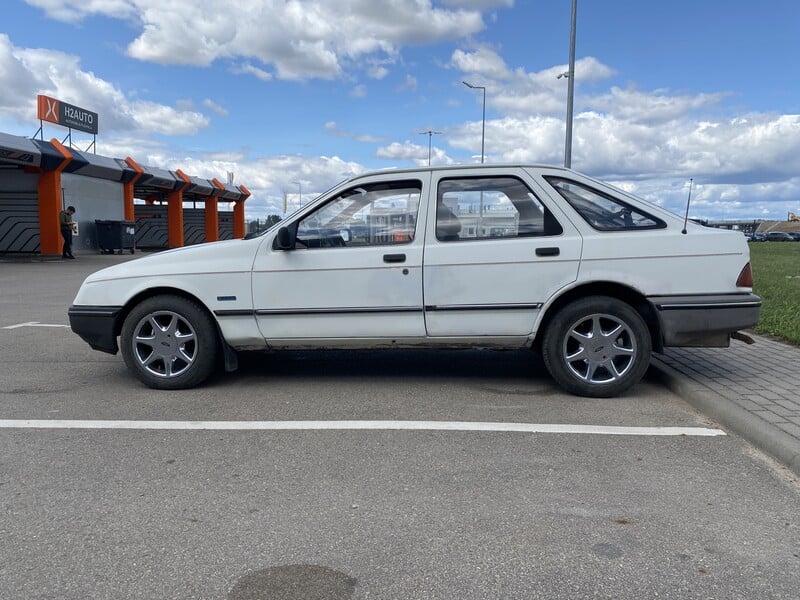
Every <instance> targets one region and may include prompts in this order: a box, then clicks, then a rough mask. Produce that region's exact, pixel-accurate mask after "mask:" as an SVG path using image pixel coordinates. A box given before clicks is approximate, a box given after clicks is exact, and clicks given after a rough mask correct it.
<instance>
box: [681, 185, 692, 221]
mask: <svg viewBox="0 0 800 600" xmlns="http://www.w3.org/2000/svg"><path fill="white" fill-rule="evenodd" d="M693 181H694V179H692V178H691V177H690V178H689V197H688V198H687V199H686V216H685V217H684V218H683V231H681V233H682V234H684V235H686V224H687V223H688V222H689V203H690V202H691V201H692V182H693Z"/></svg>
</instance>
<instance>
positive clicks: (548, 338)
mask: <svg viewBox="0 0 800 600" xmlns="http://www.w3.org/2000/svg"><path fill="white" fill-rule="evenodd" d="M650 353H651V339H650V331H649V330H648V328H647V325H646V324H645V322H644V319H642V317H641V315H640V314H639V313H638V312H637V311H636V310H634V309H633V308H632V307H631V306H630V305H628V304H626V303H625V302H623V301H621V300H618V299H616V298H611V297H609V296H590V297H588V298H582V299H580V300H576V301H574V302H572V303H570V304H568V305H566V306H565V307H563V308H562V309H560V310H559V311H558V313H556V315H555V316H554V317H553V320H552V321H550V323H549V325H548V327H547V330H546V331H545V332H544V338H543V340H542V355H543V358H544V363H545V365H546V366H547V370H548V371H550V375H552V377H553V379H555V381H556V383H557V384H558V385H559V386H561V387H562V388H564V389H565V390H566V391H568V392H569V393H571V394H575V395H578V396H588V397H591V398H610V397H612V396H619V395H620V394H622V393H624V392H626V391H627V390H629V389H630V388H631V387H632V386H633V385H635V384H636V383H638V382H639V380H640V379H641V378H642V377H643V376H644V374H645V372H646V371H647V367H648V366H649V365H650Z"/></svg>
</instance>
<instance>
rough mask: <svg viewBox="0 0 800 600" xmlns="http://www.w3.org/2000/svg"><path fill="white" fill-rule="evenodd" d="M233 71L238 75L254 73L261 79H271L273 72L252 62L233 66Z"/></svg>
mask: <svg viewBox="0 0 800 600" xmlns="http://www.w3.org/2000/svg"><path fill="white" fill-rule="evenodd" d="M231 72H232V73H234V74H236V75H253V76H254V77H256V78H258V79H260V80H261V81H271V80H272V73H269V72H267V71H265V70H264V69H261V68H259V67H256V66H255V65H252V64H250V63H242V64H241V65H238V66H235V67H232V68H231Z"/></svg>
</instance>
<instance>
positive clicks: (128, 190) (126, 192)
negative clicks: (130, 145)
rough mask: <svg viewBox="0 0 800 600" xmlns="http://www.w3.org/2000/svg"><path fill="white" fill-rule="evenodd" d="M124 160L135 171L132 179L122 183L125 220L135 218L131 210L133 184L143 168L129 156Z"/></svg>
mask: <svg viewBox="0 0 800 600" xmlns="http://www.w3.org/2000/svg"><path fill="white" fill-rule="evenodd" d="M125 162H126V163H127V165H128V166H129V167H130V168H131V169H133V170H134V171H136V175H134V176H133V179H131V180H130V181H128V182H127V183H123V184H122V194H123V198H124V202H125V220H126V221H134V220H136V216H135V214H134V210H133V184H134V183H136V181H137V180H138V179H139V177H141V176H142V173H144V169H142V167H140V166H139V165H138V164H137V163H136V161H135V160H133V159H132V158H131V157H130V156H129V157H127V158H126V159H125Z"/></svg>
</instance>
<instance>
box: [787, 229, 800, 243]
mask: <svg viewBox="0 0 800 600" xmlns="http://www.w3.org/2000/svg"><path fill="white" fill-rule="evenodd" d="M788 233H789V235H790V236H792V239H793V240H794V241H795V242H800V231H789V232H788Z"/></svg>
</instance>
